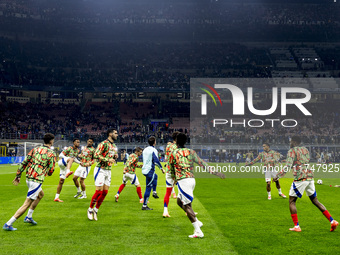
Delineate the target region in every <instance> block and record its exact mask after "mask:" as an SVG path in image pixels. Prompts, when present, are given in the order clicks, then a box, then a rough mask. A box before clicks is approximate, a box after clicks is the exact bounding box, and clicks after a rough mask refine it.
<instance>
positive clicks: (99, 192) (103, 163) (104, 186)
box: [87, 128, 118, 221]
mask: <svg viewBox="0 0 340 255" xmlns="http://www.w3.org/2000/svg"><path fill="white" fill-rule="evenodd" d="M117 137H118V132H117V130H115V129H112V128H110V129H109V130H108V131H107V139H106V140H105V141H103V142H101V143H100V144H99V145H98V147H97V149H96V151H95V153H94V158H95V159H96V160H98V164H97V166H96V167H95V168H94V173H93V174H94V184H95V186H96V192H95V193H94V195H93V196H92V199H91V203H90V207H89V209H88V210H87V218H88V219H89V220H95V221H97V220H98V216H97V214H98V210H99V207H100V206H101V204H102V203H103V201H104V199H105V197H106V195H107V193H108V190H109V188H110V185H111V168H112V164H114V163H115V161H116V159H117V158H118V150H117V146H116V145H115V144H114V141H116V140H117ZM95 205H96V206H95ZM94 206H95V207H94Z"/></svg>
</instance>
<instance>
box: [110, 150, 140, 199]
mask: <svg viewBox="0 0 340 255" xmlns="http://www.w3.org/2000/svg"><path fill="white" fill-rule="evenodd" d="M142 152H143V149H142V148H140V147H137V148H136V149H135V150H134V153H132V154H130V155H129V157H128V160H127V161H126V166H125V167H124V172H123V183H122V185H120V187H119V189H118V192H117V194H116V195H115V201H116V202H118V199H119V195H120V193H121V192H122V191H123V189H124V188H125V185H126V183H127V182H128V181H130V182H131V184H134V185H136V189H137V194H138V197H139V202H140V203H143V195H142V188H141V186H140V184H139V180H138V177H137V175H136V173H135V169H136V168H137V167H138V168H142V165H138V158H139V157H140V155H142Z"/></svg>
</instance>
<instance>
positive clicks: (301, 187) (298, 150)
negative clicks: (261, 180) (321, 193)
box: [274, 136, 339, 232]
mask: <svg viewBox="0 0 340 255" xmlns="http://www.w3.org/2000/svg"><path fill="white" fill-rule="evenodd" d="M300 144H301V138H300V137H299V136H293V137H292V138H291V141H290V148H291V149H290V150H289V151H288V155H287V164H286V166H285V168H283V169H282V170H281V171H280V172H279V173H278V174H277V175H276V177H275V178H274V181H277V180H278V179H279V178H282V177H283V176H284V175H285V174H286V173H287V172H288V171H290V170H291V169H293V176H294V181H293V183H292V186H291V187H290V191H289V209H290V213H291V217H292V220H293V222H294V228H290V229H289V230H291V231H296V232H301V228H300V225H299V221H298V216H297V209H296V200H297V198H298V197H299V198H301V197H302V195H303V193H304V191H306V194H307V196H309V199H310V200H311V202H312V203H313V204H314V205H315V206H316V207H317V208H319V210H320V211H321V212H322V214H323V215H324V216H325V217H326V218H327V219H328V220H329V221H330V223H331V230H330V231H331V232H333V231H334V230H335V229H336V228H337V226H338V225H339V223H338V222H337V221H336V220H334V219H333V218H332V216H331V215H330V213H329V212H328V211H327V209H326V207H325V206H324V205H323V204H321V203H320V202H319V200H318V199H317V197H316V191H315V185H314V179H313V178H314V173H313V171H312V170H311V169H309V167H308V166H309V161H310V156H309V151H308V149H307V148H305V147H302V146H300Z"/></svg>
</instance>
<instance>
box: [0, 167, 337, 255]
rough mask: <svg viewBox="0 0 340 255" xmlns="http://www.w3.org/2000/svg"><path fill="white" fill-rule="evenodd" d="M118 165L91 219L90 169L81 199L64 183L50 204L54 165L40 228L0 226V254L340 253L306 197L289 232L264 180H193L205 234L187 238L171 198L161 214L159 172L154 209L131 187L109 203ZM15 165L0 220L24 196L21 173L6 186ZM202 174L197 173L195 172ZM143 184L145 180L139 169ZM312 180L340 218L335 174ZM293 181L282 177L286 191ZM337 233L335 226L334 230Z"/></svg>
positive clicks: (285, 214)
mask: <svg viewBox="0 0 340 255" xmlns="http://www.w3.org/2000/svg"><path fill="white" fill-rule="evenodd" d="M122 168H123V167H122V164H119V165H118V166H116V167H114V168H113V170H112V186H111V188H110V190H109V194H108V196H107V197H106V199H105V201H104V203H103V204H102V206H101V208H100V210H99V214H98V218H99V220H98V221H97V222H94V221H89V220H88V219H87V217H86V210H87V208H88V206H89V203H90V198H91V197H92V195H93V193H94V190H95V187H94V181H93V169H92V171H91V173H90V175H89V177H88V179H87V180H86V184H87V196H88V198H87V199H85V200H78V199H74V198H73V196H74V195H75V193H76V188H75V187H74V185H73V182H72V179H71V178H69V179H67V180H66V182H65V184H64V187H63V190H62V192H61V196H60V198H61V199H62V200H64V203H56V202H54V201H53V199H54V195H55V192H56V187H57V183H58V177H59V169H57V170H56V172H55V173H54V175H53V176H52V177H47V178H46V179H45V182H44V184H43V186H42V187H43V190H44V192H45V197H44V198H43V200H42V201H41V202H40V204H39V205H38V207H37V209H36V210H35V212H34V215H33V216H34V219H35V220H36V221H37V222H38V225H37V226H30V225H28V224H24V223H23V219H24V215H23V216H22V217H21V218H20V219H19V220H17V221H16V222H15V223H14V226H15V227H16V228H18V230H17V231H15V232H7V231H0V253H1V254H175V253H176V254H232V253H235V254H236V253H239V254H287V253H289V252H293V253H297V254H336V253H339V252H340V243H339V242H338V240H339V235H340V234H339V231H338V230H336V231H335V232H333V233H331V232H329V229H330V225H329V223H328V221H327V219H326V218H325V217H324V216H323V215H322V214H321V213H320V212H319V211H318V209H317V208H316V207H314V206H313V205H312V204H311V202H310V201H309V199H308V198H307V197H306V196H305V195H304V197H303V198H302V199H299V200H298V202H297V208H298V216H299V222H300V226H301V228H302V232H301V233H292V232H290V231H288V228H289V227H292V225H293V223H292V220H291V218H290V213H289V208H288V200H287V199H282V198H279V197H278V195H277V192H276V188H275V187H274V185H272V188H273V190H272V200H271V201H268V200H267V193H266V188H265V186H266V184H265V181H264V178H248V179H242V178H230V179H229V178H227V179H224V180H221V179H216V178H197V179H196V189H195V191H194V195H195V199H194V202H193V208H194V210H195V211H196V212H198V213H199V214H198V218H199V219H200V220H201V221H202V222H203V223H204V226H203V227H202V230H203V232H204V234H205V237H204V238H203V239H194V240H192V239H189V238H188V235H190V234H192V233H193V227H192V225H191V223H190V222H189V220H188V218H187V217H186V216H185V214H184V212H183V211H182V210H181V209H180V208H179V207H178V206H177V205H176V203H175V199H173V198H171V200H170V204H169V212H170V214H171V216H172V217H171V218H167V219H163V218H162V213H163V197H164V194H165V181H164V175H162V174H161V173H160V172H158V175H159V181H158V184H159V185H158V194H159V196H160V199H158V200H156V199H153V198H150V204H149V206H150V207H152V208H153V209H154V210H153V211H142V210H141V205H140V204H139V201H138V197H137V193H136V189H135V187H134V186H131V185H130V184H128V185H127V186H126V188H125V189H124V190H123V192H122V194H121V196H120V198H119V202H118V203H115V202H114V195H115V193H116V192H117V189H118V187H119V185H120V184H121V179H122ZM16 169H17V166H10V165H0V208H1V216H2V217H1V219H2V221H1V224H2V225H3V224H4V223H5V222H6V221H7V220H8V219H9V218H10V217H11V216H12V215H13V214H14V212H15V211H16V210H17V209H18V208H19V207H20V206H21V205H22V203H23V202H24V200H25V195H26V193H27V186H26V184H25V178H22V183H21V184H20V185H19V186H17V187H16V186H13V185H12V184H11V182H12V180H13V179H14V175H15V171H16ZM200 176H201V175H200ZM138 177H139V180H140V182H141V184H142V191H143V192H144V190H145V189H144V188H145V178H144V177H143V176H142V174H141V173H140V172H139V173H138ZM323 181H324V185H317V193H318V198H319V200H320V201H321V202H322V203H324V205H325V206H326V207H327V209H328V210H329V211H330V213H331V214H332V216H333V217H334V218H336V219H339V218H340V212H339V210H338V201H339V200H340V194H339V190H338V189H336V188H331V187H329V185H335V184H340V181H338V179H323ZM291 182H292V179H290V178H287V179H281V186H282V191H283V192H284V193H285V194H286V195H288V191H289V188H290V185H291ZM339 230H340V229H339Z"/></svg>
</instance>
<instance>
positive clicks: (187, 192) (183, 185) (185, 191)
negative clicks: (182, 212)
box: [177, 178, 196, 205]
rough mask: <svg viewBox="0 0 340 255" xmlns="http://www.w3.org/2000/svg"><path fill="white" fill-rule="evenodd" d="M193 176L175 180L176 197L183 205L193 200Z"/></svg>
mask: <svg viewBox="0 0 340 255" xmlns="http://www.w3.org/2000/svg"><path fill="white" fill-rule="evenodd" d="M195 185H196V181H195V178H185V179H182V180H179V181H177V186H178V197H179V199H180V200H181V201H182V203H183V205H187V204H190V203H191V202H192V201H193V200H194V189H195Z"/></svg>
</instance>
